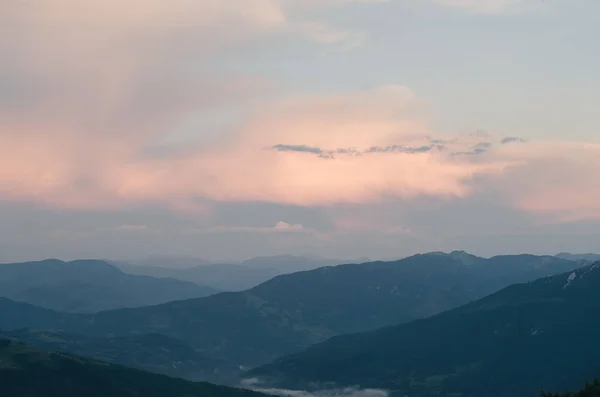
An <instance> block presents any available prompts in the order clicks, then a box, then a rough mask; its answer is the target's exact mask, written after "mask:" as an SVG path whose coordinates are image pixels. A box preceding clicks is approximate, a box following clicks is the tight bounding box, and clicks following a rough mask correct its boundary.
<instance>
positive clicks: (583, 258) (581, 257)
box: [556, 252, 600, 262]
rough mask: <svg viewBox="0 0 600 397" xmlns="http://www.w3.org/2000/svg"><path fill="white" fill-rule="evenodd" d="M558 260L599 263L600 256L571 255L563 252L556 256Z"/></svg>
mask: <svg viewBox="0 0 600 397" xmlns="http://www.w3.org/2000/svg"><path fill="white" fill-rule="evenodd" d="M556 257H557V258H561V259H566V260H569V261H586V262H597V261H600V254H570V253H568V252H562V253H560V254H558V255H556Z"/></svg>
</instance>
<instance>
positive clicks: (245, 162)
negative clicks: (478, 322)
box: [0, 0, 600, 262]
mask: <svg viewBox="0 0 600 397" xmlns="http://www.w3.org/2000/svg"><path fill="white" fill-rule="evenodd" d="M598 37H600V2H598V1H597V0H243V1H241V0H168V1H167V0H130V1H127V2H122V1H117V0H3V1H2V2H0V59H2V62H1V63H0V261H2V262H9V261H21V260H34V259H43V258H49V257H56V258H61V259H74V258H84V257H85V258H111V259H130V258H137V257H144V256H147V255H153V254H167V255H193V256H198V257H202V258H207V259H210V260H230V259H231V260H233V259H236V260H238V259H244V258H248V257H251V256H257V255H276V254H283V253H288V254H296V255H307V254H311V255H321V256H326V257H334V258H351V257H369V258H373V259H380V258H393V257H402V256H406V255H411V254H414V253H418V252H427V251H451V250H454V249H461V250H467V251H470V252H472V253H475V254H479V255H483V256H490V255H495V254H501V253H519V252H530V253H558V252H561V251H570V252H597V251H599V249H598V242H599V241H600V112H598V110H597V109H599V108H600V52H598V51H597V38H598Z"/></svg>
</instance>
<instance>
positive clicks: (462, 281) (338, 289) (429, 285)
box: [0, 252, 576, 380]
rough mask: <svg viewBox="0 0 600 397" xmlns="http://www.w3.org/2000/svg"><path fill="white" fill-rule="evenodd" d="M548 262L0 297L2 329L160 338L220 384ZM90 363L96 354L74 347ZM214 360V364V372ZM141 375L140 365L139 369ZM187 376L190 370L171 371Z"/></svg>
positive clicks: (414, 264) (373, 267)
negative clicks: (114, 306) (94, 296)
mask: <svg viewBox="0 0 600 397" xmlns="http://www.w3.org/2000/svg"><path fill="white" fill-rule="evenodd" d="M575 265H576V264H575V263H573V262H571V261H567V260H562V259H559V258H555V257H550V256H533V255H518V256H500V257H494V258H491V259H484V258H479V257H476V256H472V255H469V254H467V253H465V252H453V253H450V254H443V253H432V254H424V255H416V256H413V257H410V258H406V259H403V260H399V261H395V262H372V263H364V264H349V265H340V266H332V267H324V268H319V269H315V270H312V271H305V272H298V273H293V274H289V275H283V276H278V277H275V278H274V279H272V280H269V281H268V282H265V283H263V284H261V285H259V286H257V287H255V288H252V289H250V290H248V291H244V292H228V293H220V294H216V295H212V296H209V297H205V298H198V299H189V300H183V301H176V302H169V303H165V304H161V305H158V306H149V307H141V308H135V309H121V310H112V311H105V312H100V313H96V314H94V315H73V314H63V313H57V312H51V311H47V310H46V311H44V310H42V309H39V308H35V307H31V306H24V305H22V304H17V303H15V302H10V301H6V300H4V301H2V300H0V310H1V312H2V313H3V314H4V315H3V316H2V317H0V329H4V330H15V329H18V328H23V327H30V328H36V329H39V330H43V331H51V332H66V333H68V334H71V335H81V336H82V337H86V338H94V339H106V338H114V337H125V336H134V335H143V334H162V335H165V336H168V337H170V338H175V339H178V340H180V341H182V342H184V343H185V344H186V345H189V346H190V347H191V348H192V349H194V350H195V351H196V352H197V353H198V354H199V355H200V356H201V357H204V358H206V360H208V361H206V362H208V363H210V364H209V366H208V367H207V368H204V369H203V371H199V373H200V375H201V376H205V378H203V379H207V380H216V378H213V377H212V374H213V373H215V371H216V372H217V373H218V374H219V376H218V378H219V380H221V379H222V377H223V376H224V373H225V372H230V374H231V375H234V374H235V375H237V373H236V372H237V371H235V370H234V371H231V369H232V368H243V369H247V368H250V367H254V366H258V365H262V364H266V363H269V362H270V361H272V360H273V359H275V358H278V357H281V356H283V355H286V354H290V353H294V352H299V351H301V350H303V349H305V348H307V347H308V346H310V345H313V344H315V343H318V342H322V341H325V340H326V339H328V338H330V337H332V336H335V335H340V334H346V333H352V332H361V331H366V330H373V329H376V328H379V327H383V326H387V325H390V324H400V323H405V322H409V321H412V320H415V319H419V318H424V317H428V316H431V315H434V314H437V313H440V312H443V311H445V310H449V309H452V308H455V307H458V306H461V305H464V304H466V303H468V302H470V301H473V300H475V299H478V298H481V297H484V296H486V295H488V294H490V293H493V292H495V291H497V290H499V289H501V288H503V287H506V286H507V285H510V284H514V283H518V282H526V281H529V280H533V279H536V278H539V277H544V276H548V275H551V274H558V273H562V272H564V271H567V270H570V269H572V268H574V267H576V266H575ZM74 352H77V353H79V354H84V355H88V356H91V357H96V354H95V352H94V351H89V352H88V351H87V350H86V349H80V350H74ZM214 363H221V364H222V365H218V366H217V367H216V368H215V367H214ZM144 368H147V367H144ZM177 375H178V376H190V375H189V373H187V372H186V373H185V374H184V373H183V372H182V374H177Z"/></svg>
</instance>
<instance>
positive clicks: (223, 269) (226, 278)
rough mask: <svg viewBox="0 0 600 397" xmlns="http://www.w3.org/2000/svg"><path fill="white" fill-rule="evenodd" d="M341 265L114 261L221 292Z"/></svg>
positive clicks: (271, 260)
mask: <svg viewBox="0 0 600 397" xmlns="http://www.w3.org/2000/svg"><path fill="white" fill-rule="evenodd" d="M194 263H196V265H195V266H194V265H193V264H194ZM340 263H344V261H342V260H336V259H326V258H318V257H311V258H308V257H302V256H294V255H278V256H260V257H256V258H252V259H248V260H246V261H243V262H241V263H232V264H228V263H217V264H207V263H206V262H205V261H202V260H200V259H191V258H183V259H179V258H176V259H172V258H171V257H152V258H151V260H147V261H144V262H137V263H135V264H131V263H128V262H114V264H115V265H116V266H117V267H119V268H120V269H121V270H123V271H124V272H125V273H129V274H136V275H146V276H152V277H170V278H174V279H178V280H185V281H192V282H194V283H197V284H202V285H210V286H211V287H213V288H215V289H218V290H220V291H244V290H247V289H250V288H252V287H255V286H257V285H259V284H261V283H264V282H265V281H268V280H270V279H272V278H273V277H276V276H279V275H282V274H289V273H294V272H298V271H305V270H313V269H317V268H319V267H323V266H332V265H338V264H340ZM184 264H187V265H192V266H184Z"/></svg>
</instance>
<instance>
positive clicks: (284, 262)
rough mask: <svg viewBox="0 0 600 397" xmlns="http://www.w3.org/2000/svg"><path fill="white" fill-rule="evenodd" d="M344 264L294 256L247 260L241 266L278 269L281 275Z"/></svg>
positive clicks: (336, 260)
mask: <svg viewBox="0 0 600 397" xmlns="http://www.w3.org/2000/svg"><path fill="white" fill-rule="evenodd" d="M341 263H344V261H342V260H339V259H327V258H319V257H311V258H308V257H304V256H294V255H276V256H258V257H256V258H252V259H248V260H245V261H243V262H242V263H241V265H243V266H246V267H252V268H255V269H276V270H278V271H279V272H280V274H287V273H293V272H301V271H304V270H314V269H317V268H319V267H324V266H335V265H339V264H341Z"/></svg>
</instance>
